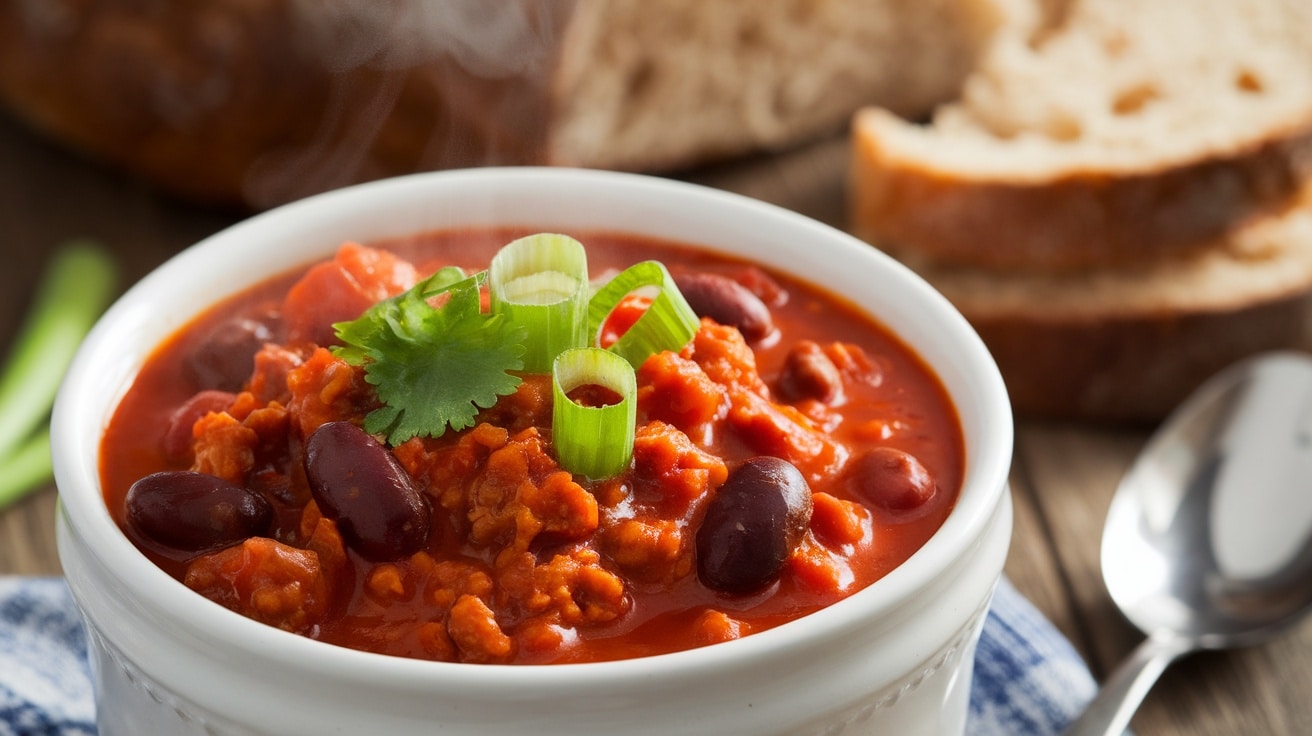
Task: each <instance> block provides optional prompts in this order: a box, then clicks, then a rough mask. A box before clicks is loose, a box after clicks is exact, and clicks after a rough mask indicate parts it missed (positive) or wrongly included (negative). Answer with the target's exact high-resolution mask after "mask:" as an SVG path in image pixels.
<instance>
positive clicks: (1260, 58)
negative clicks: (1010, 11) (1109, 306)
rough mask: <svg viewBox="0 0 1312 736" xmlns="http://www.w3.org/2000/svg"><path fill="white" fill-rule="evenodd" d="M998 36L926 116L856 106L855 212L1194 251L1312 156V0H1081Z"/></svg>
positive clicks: (1097, 251)
mask: <svg viewBox="0 0 1312 736" xmlns="http://www.w3.org/2000/svg"><path fill="white" fill-rule="evenodd" d="M1052 18H1053V19H1052V22H1051V24H1049V25H1045V26H1042V27H1040V28H1039V30H1037V31H1035V32H1034V33H1030V34H1024V33H1010V34H1004V35H1003V36H1001V37H1000V38H999V40H998V42H997V43H995V44H994V45H993V46H992V48H991V49H990V51H989V52H988V54H987V56H986V57H985V58H984V59H983V61H982V63H981V65H980V67H979V68H978V69H977V70H976V71H975V72H974V73H973V74H972V75H971V76H970V77H969V78H968V79H967V82H966V84H965V86H964V89H963V93H962V96H961V99H960V100H958V101H956V102H954V103H952V104H949V105H946V106H944V107H942V108H940V109H939V110H938V111H937V113H936V114H935V116H934V119H933V122H932V123H931V124H929V125H923V126H922V125H916V124H913V123H909V122H906V121H904V120H903V119H901V118H898V117H895V116H894V115H891V114H889V113H888V112H885V111H880V110H877V109H870V110H865V111H862V112H861V113H860V114H859V115H858V116H857V117H856V119H855V121H854V131H853V135H854V141H855V143H854V162H853V171H852V179H851V182H852V185H851V212H852V228H853V230H854V231H855V232H856V233H857V234H858V235H861V236H863V237H865V238H867V239H870V240H875V241H879V242H882V243H887V244H891V245H892V247H894V248H897V249H906V250H911V251H914V252H915V253H917V254H920V255H926V256H931V257H934V258H936V259H939V260H943V261H948V262H952V263H969V264H976V265H981V266H987V267H995V268H1007V269H1033V270H1041V271H1055V270H1065V269H1081V268H1086V267H1090V266H1100V265H1109V264H1116V263H1130V262H1134V261H1136V260H1138V259H1141V258H1143V257H1145V255H1148V256H1149V257H1153V256H1154V255H1170V254H1171V253H1173V252H1177V251H1187V250H1189V249H1191V248H1194V247H1196V246H1197V245H1198V244H1200V243H1204V242H1207V241H1209V240H1210V239H1212V238H1215V237H1218V236H1220V235H1222V234H1224V233H1225V232H1226V231H1227V230H1228V229H1230V228H1231V227H1232V226H1233V225H1234V223H1236V222H1239V221H1243V220H1245V219H1249V218H1254V217H1260V216H1262V215H1264V214H1268V213H1272V212H1278V211H1279V210H1280V209H1281V208H1282V207H1283V206H1284V205H1285V204H1286V203H1287V201H1289V199H1290V198H1291V197H1293V196H1295V193H1296V192H1297V190H1298V188H1299V186H1300V182H1301V181H1302V180H1303V179H1304V178H1305V177H1306V176H1308V174H1309V172H1312V3H1309V2H1307V1H1306V0H1253V1H1251V2H1234V1H1233V0H1154V1H1153V2H1139V1H1138V0H1072V1H1071V2H1070V3H1068V4H1065V5H1056V6H1054V12H1053V13H1052Z"/></svg>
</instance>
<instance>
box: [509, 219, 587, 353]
mask: <svg viewBox="0 0 1312 736" xmlns="http://www.w3.org/2000/svg"><path fill="white" fill-rule="evenodd" d="M488 291H489V293H490V295H491V299H492V312H493V313H494V314H502V315H505V317H506V318H507V319H509V320H510V321H511V322H513V323H515V324H519V325H523V326H524V327H525V328H526V330H527V332H526V336H525V338H524V339H525V344H524V370H526V371H528V372H530V373H546V372H547V371H550V370H551V365H552V363H553V362H554V361H555V360H556V356H557V355H559V354H560V353H561V351H563V350H566V349H567V348H576V347H583V346H584V345H585V344H587V339H588V334H587V327H588V257H587V253H586V252H585V251H584V250H583V244H582V243H580V242H579V241H577V240H575V239H574V238H571V237H569V236H568V235H555V234H551V233H538V234H536V235H529V236H527V237H524V238H520V239H518V240H515V241H513V242H511V243H510V244H508V245H506V246H505V247H503V248H502V249H501V250H500V251H498V252H497V254H496V256H495V257H494V258H493V259H492V264H491V265H490V266H489V268H488Z"/></svg>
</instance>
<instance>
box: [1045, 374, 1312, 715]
mask: <svg viewBox="0 0 1312 736" xmlns="http://www.w3.org/2000/svg"><path fill="white" fill-rule="evenodd" d="M1102 571H1103V579H1104V581H1105V582H1106V584H1107V590H1108V592H1109V593H1111V597H1112V600H1114V601H1115V602H1116V605H1117V606H1118V607H1119V608H1120V609H1121V611H1122V612H1123V613H1124V614H1125V616H1126V617H1127V618H1128V619H1129V620H1130V621H1132V622H1133V623H1134V624H1135V625H1136V626H1138V627H1139V629H1140V630H1142V631H1143V632H1144V633H1145V634H1147V636H1148V638H1147V639H1145V640H1144V642H1143V643H1142V644H1141V645H1139V647H1138V648H1137V649H1135V650H1134V652H1133V653H1132V654H1131V655H1130V657H1129V658H1128V659H1127V660H1126V661H1125V662H1124V663H1122V664H1121V665H1120V666H1119V667H1118V668H1117V669H1116V671H1115V672H1113V673H1112V674H1111V676H1110V677H1109V678H1108V679H1107V682H1106V683H1105V684H1104V685H1103V688H1102V690H1101V691H1100V692H1099V693H1098V696H1097V697H1096V698H1094V700H1093V702H1092V703H1091V704H1090V705H1089V708H1088V710H1087V711H1085V713H1084V714H1083V715H1082V716H1081V717H1080V718H1079V719H1078V720H1076V721H1075V723H1073V724H1071V726H1070V727H1069V728H1067V729H1066V731H1064V732H1063V736H1091V735H1092V734H1107V735H1116V736H1119V734H1122V733H1123V732H1124V731H1125V728H1126V727H1127V726H1128V725H1129V722H1130V717H1131V716H1132V715H1133V714H1134V711H1135V710H1136V709H1137V708H1138V707H1139V704H1140V703H1141V702H1142V701H1143V698H1144V696H1146V695H1147V694H1148V691H1149V690H1150V689H1151V688H1152V686H1153V683H1154V682H1156V681H1157V678H1158V676H1159V675H1161V673H1162V671H1163V670H1165V669H1166V667H1167V665H1169V664H1170V663H1171V662H1173V661H1174V660H1175V659H1176V658H1178V657H1180V656H1182V655H1184V654H1188V653H1190V652H1194V651H1197V650H1201V649H1226V648H1230V647H1239V646H1248V645H1252V644H1256V643H1258V642H1261V641H1264V640H1266V639H1268V638H1270V637H1271V636H1273V635H1275V634H1277V633H1279V632H1281V631H1282V630H1284V629H1286V628H1288V627H1289V626H1291V625H1293V624H1294V623H1297V622H1298V621H1300V620H1301V619H1302V617H1303V616H1304V615H1305V614H1307V613H1308V612H1309V610H1312V357H1310V356H1306V355H1302V354H1298V353H1271V354H1268V355H1264V356H1260V357H1258V358H1254V359H1250V360H1247V361H1244V362H1241V363H1239V364H1236V365H1235V366H1232V367H1231V368H1229V369H1226V370H1225V371H1223V372H1221V373H1220V374H1218V375H1217V376H1216V377H1214V378H1213V379H1211V380H1210V381H1208V382H1207V383H1206V384H1205V385H1204V386H1203V387H1202V388H1200V389H1199V390H1198V391H1197V392H1196V393H1195V394H1194V395H1193V396H1191V397H1190V398H1189V399H1188V400H1187V401H1186V402H1185V403H1184V404H1183V405H1182V406H1181V407H1180V408H1179V409H1178V410H1176V412H1175V413H1174V414H1172V415H1171V417H1170V418H1168V419H1167V421H1166V422H1165V423H1164V424H1163V425H1162V427H1161V428H1160V429H1159V430H1158V431H1157V433H1156V434H1155V435H1154V436H1153V437H1152V439H1151V440H1149V442H1148V444H1147V446H1146V447H1145V448H1144V451H1143V453H1142V455H1141V456H1140V457H1139V458H1138V459H1137V460H1136V461H1135V463H1134V465H1133V466H1132V467H1131V468H1130V470H1129V471H1128V472H1127V473H1126V475H1125V477H1124V479H1122V481H1121V484H1120V487H1119V488H1118V489H1117V491H1116V495H1115V497H1114V498H1113V500H1112V504H1111V508H1110V510H1109V511H1108V514H1107V525H1106V528H1105V530H1104V532H1103V539H1102Z"/></svg>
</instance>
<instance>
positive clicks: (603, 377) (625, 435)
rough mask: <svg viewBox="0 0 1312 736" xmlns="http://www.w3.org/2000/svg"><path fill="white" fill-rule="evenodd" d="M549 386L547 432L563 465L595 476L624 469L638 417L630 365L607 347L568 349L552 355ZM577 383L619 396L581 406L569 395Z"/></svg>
mask: <svg viewBox="0 0 1312 736" xmlns="http://www.w3.org/2000/svg"><path fill="white" fill-rule="evenodd" d="M551 386H552V395H553V397H554V403H553V406H552V417H551V434H552V442H553V443H554V444H555V446H556V457H557V459H558V460H559V461H560V464H561V466H562V467H564V468H565V469H566V470H568V471H570V472H571V473H574V474H576V475H582V476H585V477H587V478H590V479H593V480H602V479H605V478H610V477H613V476H615V475H618V474H620V473H622V472H623V471H624V470H625V469H626V468H628V467H629V462H630V461H631V460H632V459H633V437H634V433H635V431H636V429H635V427H636V423H637V416H638V397H637V394H638V381H637V378H636V377H635V376H634V373H633V366H631V365H629V363H628V361H626V360H624V359H623V358H622V357H620V356H619V355H617V354H615V353H612V352H610V351H609V350H602V349H601V348H590V347H585V348H572V349H570V350H566V351H564V352H562V353H561V354H560V355H559V356H558V357H557V358H556V362H555V366H554V367H553V369H552V372H551ZM580 386H601V387H602V388H605V389H609V390H611V391H613V392H615V393H616V394H618V395H619V397H620V400H619V402H618V403H614V404H609V405H607V406H583V405H581V404H579V403H577V402H575V401H574V400H573V399H571V398H570V397H569V393H570V392H571V391H573V390H574V389H577V388H579V387H580Z"/></svg>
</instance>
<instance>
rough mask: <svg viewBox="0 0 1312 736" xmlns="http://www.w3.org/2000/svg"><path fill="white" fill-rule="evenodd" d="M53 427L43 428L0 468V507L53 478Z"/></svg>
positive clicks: (13, 453)
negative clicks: (0, 469)
mask: <svg viewBox="0 0 1312 736" xmlns="http://www.w3.org/2000/svg"><path fill="white" fill-rule="evenodd" d="M50 470H51V468H50V431H49V430H48V429H42V430H41V431H40V432H37V433H36V435H35V436H33V437H32V439H30V440H28V441H27V443H26V444H24V445H22V446H21V447H19V448H18V449H17V450H15V451H14V452H12V453H10V455H9V456H8V457H6V458H5V461H4V470H3V472H0V509H3V508H4V507H6V506H8V505H9V504H11V503H14V502H16V501H18V500H19V499H20V498H22V497H23V496H26V495H27V493H28V492H29V491H32V490H34V489H36V488H37V487H38V486H41V485H44V484H45V483H46V482H47V481H49V480H50Z"/></svg>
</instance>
